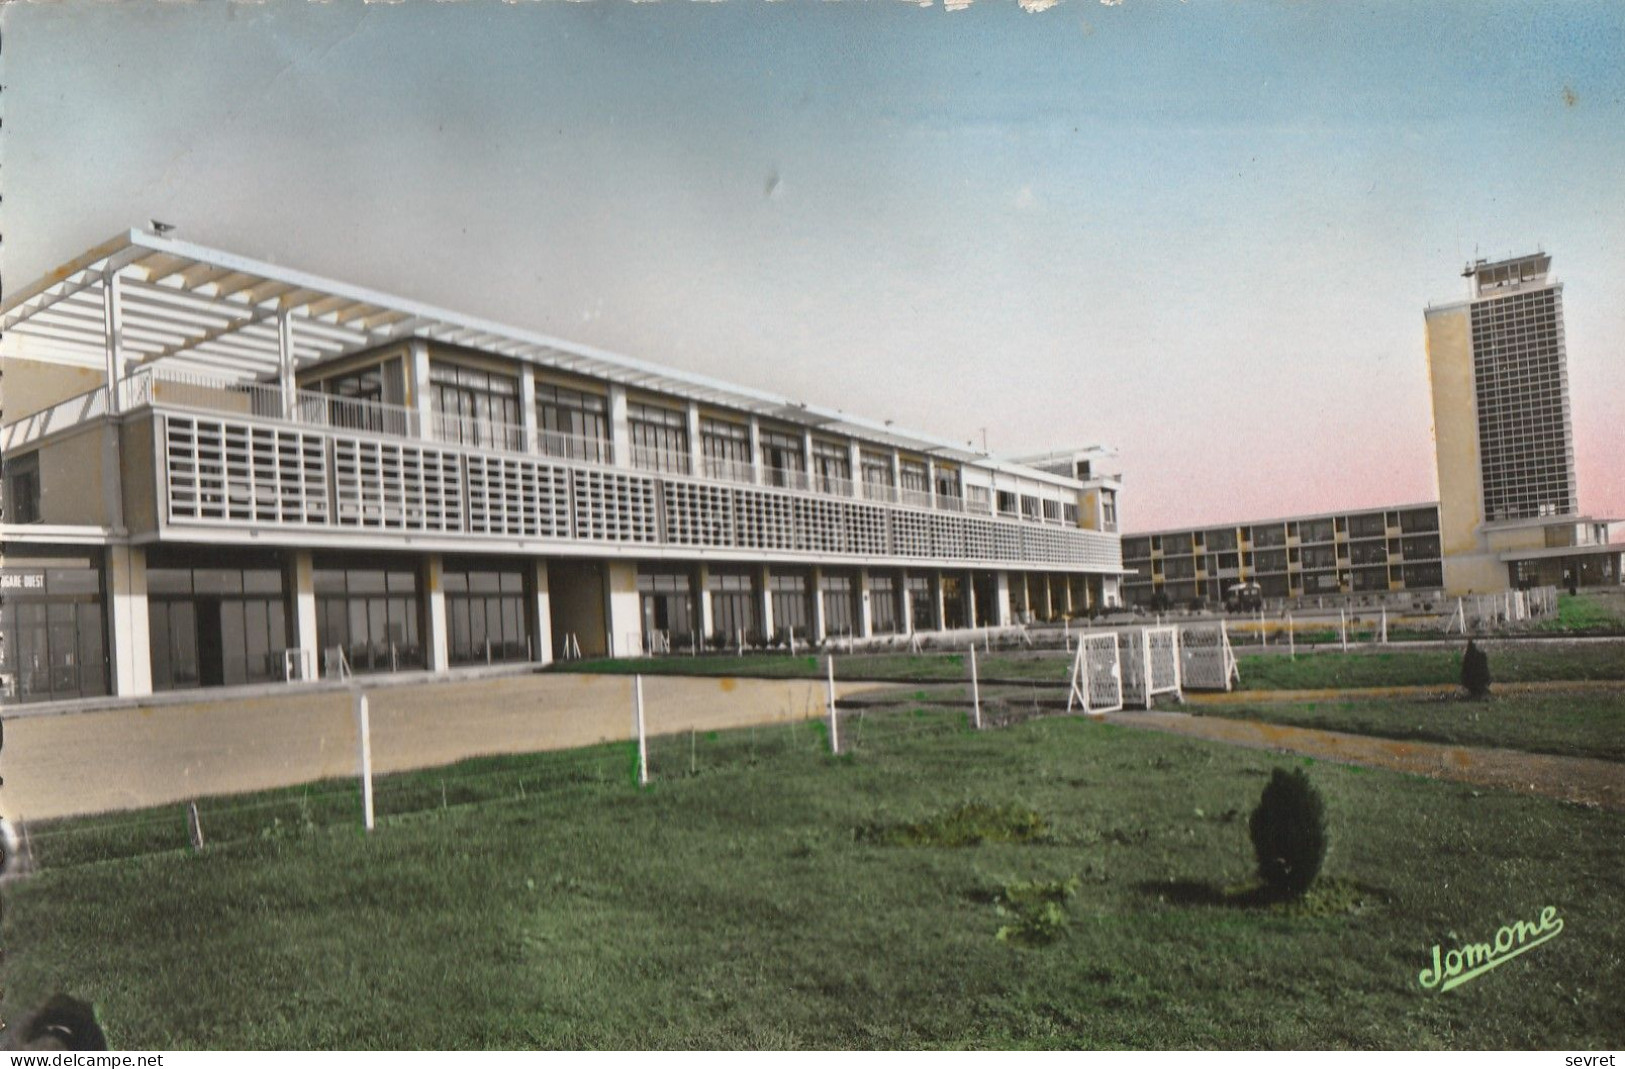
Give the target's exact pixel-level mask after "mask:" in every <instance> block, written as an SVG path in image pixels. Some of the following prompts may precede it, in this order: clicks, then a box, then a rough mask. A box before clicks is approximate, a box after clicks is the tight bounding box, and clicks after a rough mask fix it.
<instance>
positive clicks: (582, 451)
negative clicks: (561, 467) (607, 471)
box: [536, 430, 615, 464]
mask: <svg viewBox="0 0 1625 1069" xmlns="http://www.w3.org/2000/svg"><path fill="white" fill-rule="evenodd" d="M536 452H538V453H541V454H543V455H544V456H550V457H564V458H566V459H568V460H585V461H587V462H589V463H592V464H613V463H615V448H614V446H613V445H612V444H611V443H610V442H607V441H605V440H604V439H602V438H589V437H587V436H585V435H581V434H564V433H562V432H560V431H542V430H539V431H537V432H536Z"/></svg>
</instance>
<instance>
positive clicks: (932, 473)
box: [925, 457, 942, 627]
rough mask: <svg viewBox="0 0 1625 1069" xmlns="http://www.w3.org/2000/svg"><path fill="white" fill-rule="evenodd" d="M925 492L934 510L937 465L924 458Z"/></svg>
mask: <svg viewBox="0 0 1625 1069" xmlns="http://www.w3.org/2000/svg"><path fill="white" fill-rule="evenodd" d="M925 492H926V493H928V494H930V495H931V506H932V507H933V508H935V507H936V504H937V465H936V461H934V460H932V459H931V458H930V457H926V458H925ZM938 604H939V605H940V604H941V602H940V601H939V602H938ZM937 626H938V627H941V626H942V617H941V616H938V617H937Z"/></svg>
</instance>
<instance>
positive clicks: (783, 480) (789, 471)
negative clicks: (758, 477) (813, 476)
mask: <svg viewBox="0 0 1625 1069" xmlns="http://www.w3.org/2000/svg"><path fill="white" fill-rule="evenodd" d="M762 485H764V486H780V487H783V488H784V489H786V490H805V489H807V488H808V485H809V480H808V478H807V473H806V472H804V471H802V470H800V469H799V468H763V469H762Z"/></svg>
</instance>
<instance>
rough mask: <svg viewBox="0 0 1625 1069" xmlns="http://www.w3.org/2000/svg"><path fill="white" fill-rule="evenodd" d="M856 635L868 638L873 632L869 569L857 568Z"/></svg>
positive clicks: (873, 614)
mask: <svg viewBox="0 0 1625 1069" xmlns="http://www.w3.org/2000/svg"><path fill="white" fill-rule="evenodd" d="M857 593H858V597H857V611H858V619H857V625H858V637H859V638H868V637H869V636H870V635H872V634H874V633H875V612H874V607H873V606H872V605H870V604H869V569H867V568H859V569H858V585H857Z"/></svg>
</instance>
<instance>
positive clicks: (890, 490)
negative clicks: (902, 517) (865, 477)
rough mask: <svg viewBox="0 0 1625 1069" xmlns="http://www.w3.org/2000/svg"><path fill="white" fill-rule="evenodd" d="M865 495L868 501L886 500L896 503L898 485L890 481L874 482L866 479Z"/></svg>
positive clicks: (864, 485)
mask: <svg viewBox="0 0 1625 1069" xmlns="http://www.w3.org/2000/svg"><path fill="white" fill-rule="evenodd" d="M863 497H864V500H866V501H885V502H887V503H889V504H893V505H895V504H896V503H897V500H898V498H897V487H895V486H893V485H891V484H890V483H872V482H867V481H865V482H864V484H863Z"/></svg>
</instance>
